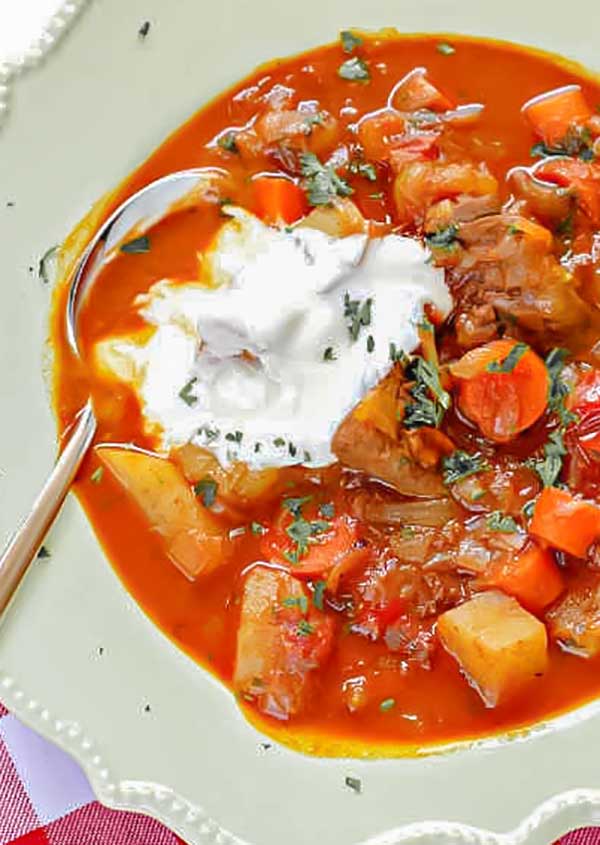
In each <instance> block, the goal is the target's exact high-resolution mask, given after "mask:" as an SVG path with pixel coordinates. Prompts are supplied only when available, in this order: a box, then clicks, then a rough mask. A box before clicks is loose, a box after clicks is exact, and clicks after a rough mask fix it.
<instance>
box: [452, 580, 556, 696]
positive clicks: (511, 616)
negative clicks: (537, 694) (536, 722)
mask: <svg viewBox="0 0 600 845" xmlns="http://www.w3.org/2000/svg"><path fill="white" fill-rule="evenodd" d="M438 632H439V635H440V638H441V640H442V643H443V644H444V646H445V648H446V650H447V651H448V652H449V653H450V654H451V655H452V656H453V657H455V658H456V660H457V661H458V663H459V665H460V667H461V669H462V670H463V672H464V673H465V675H466V677H467V679H468V681H469V683H471V684H472V685H473V686H474V687H475V689H476V690H477V692H478V693H479V695H480V696H481V697H482V699H483V701H484V703H485V705H486V707H496V706H497V705H498V704H502V703H504V702H505V701H506V700H507V699H508V698H510V697H511V696H512V695H514V694H515V693H517V692H518V691H519V690H521V689H522V688H523V687H524V686H525V685H526V684H527V683H528V682H529V681H531V680H532V679H533V678H534V677H535V676H536V675H540V674H542V673H543V672H544V671H545V670H546V666H547V662H548V653H547V635H546V628H545V627H544V625H543V624H542V623H541V622H540V621H539V619H536V618H535V616H532V615H531V613H528V612H527V611H526V610H523V608H522V607H521V606H520V604H519V603H518V602H517V601H515V599H513V598H509V597H508V596H505V595H504V593H500V592H489V593H482V594H481V595H478V596H475V597H474V598H472V599H471V600H470V601H467V602H465V603H464V604H461V605H459V607H455V608H453V609H452V610H448V611H446V613H443V614H442V615H441V616H440V618H439V619H438Z"/></svg>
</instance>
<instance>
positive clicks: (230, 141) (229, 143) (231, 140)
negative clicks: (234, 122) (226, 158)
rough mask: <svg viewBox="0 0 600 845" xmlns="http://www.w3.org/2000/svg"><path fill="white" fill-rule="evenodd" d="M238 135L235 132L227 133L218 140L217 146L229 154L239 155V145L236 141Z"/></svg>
mask: <svg viewBox="0 0 600 845" xmlns="http://www.w3.org/2000/svg"><path fill="white" fill-rule="evenodd" d="M235 138H236V133H235V132H233V131H231V130H230V131H229V132H225V134H224V135H220V136H219V137H218V138H217V144H218V145H219V147H221V149H222V150H225V151H226V152H228V153H239V149H238V145H237V144H236V141H235Z"/></svg>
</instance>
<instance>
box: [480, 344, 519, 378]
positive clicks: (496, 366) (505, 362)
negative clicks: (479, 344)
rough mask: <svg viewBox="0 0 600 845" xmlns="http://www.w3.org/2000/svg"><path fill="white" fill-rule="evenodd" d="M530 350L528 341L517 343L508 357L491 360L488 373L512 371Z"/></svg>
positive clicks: (487, 368)
mask: <svg viewBox="0 0 600 845" xmlns="http://www.w3.org/2000/svg"><path fill="white" fill-rule="evenodd" d="M528 350H529V347H528V346H527V344H526V343H515V345H514V346H513V348H512V349H511V350H510V352H509V353H508V355H507V356H506V358H503V359H502V360H501V361H491V363H489V364H488V365H487V367H486V370H487V371H488V373H512V371H513V370H514V368H515V367H516V366H517V364H518V363H519V361H520V360H521V358H522V357H523V355H525V353H526V352H527V351H528Z"/></svg>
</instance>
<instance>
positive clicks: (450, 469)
mask: <svg viewBox="0 0 600 845" xmlns="http://www.w3.org/2000/svg"><path fill="white" fill-rule="evenodd" d="M442 466H443V468H444V484H456V482H457V481H462V480H463V479H464V478H469V477H470V476H471V475H476V474H477V473H478V472H483V470H486V469H489V465H488V464H487V462H486V461H485V458H484V457H483V455H480V454H479V453H478V452H476V453H475V454H473V455H469V453H468V452H462V451H461V450H460V449H457V450H456V452H452V454H451V455H448V457H446V458H443V459H442Z"/></svg>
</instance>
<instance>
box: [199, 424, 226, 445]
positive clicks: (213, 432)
mask: <svg viewBox="0 0 600 845" xmlns="http://www.w3.org/2000/svg"><path fill="white" fill-rule="evenodd" d="M198 434H199V435H202V434H203V435H204V438H205V440H206V442H207V443H214V442H215V440H218V439H219V436H220V434H221V432H220V431H219V429H218V428H210V427H209V426H208V425H203V426H200V428H199V429H198Z"/></svg>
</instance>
